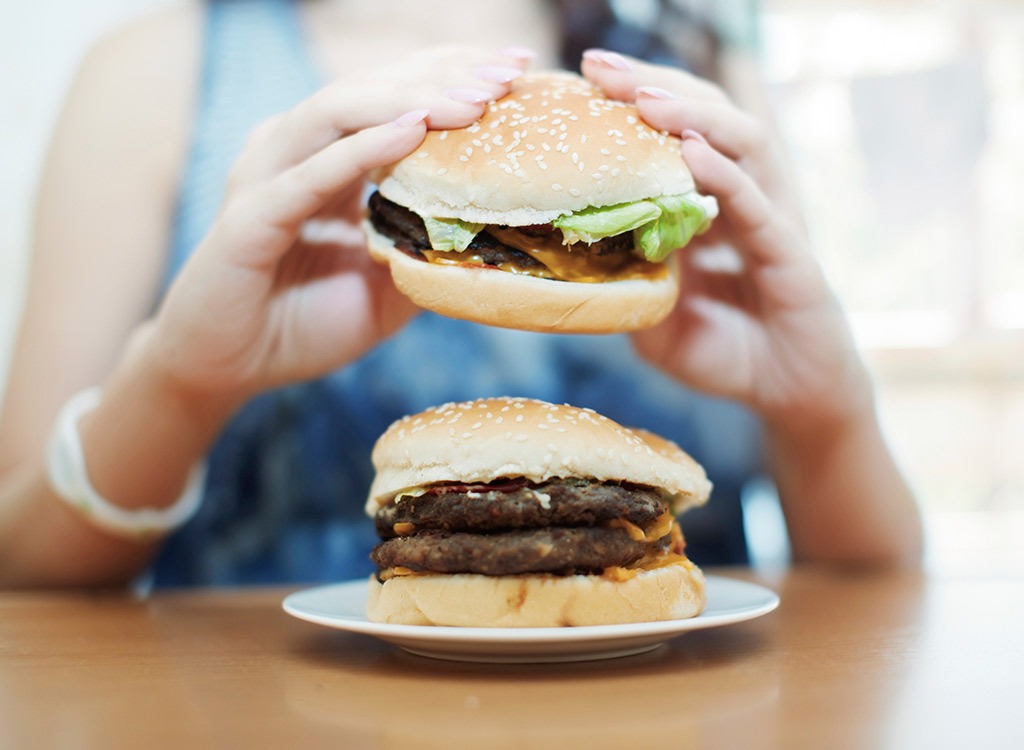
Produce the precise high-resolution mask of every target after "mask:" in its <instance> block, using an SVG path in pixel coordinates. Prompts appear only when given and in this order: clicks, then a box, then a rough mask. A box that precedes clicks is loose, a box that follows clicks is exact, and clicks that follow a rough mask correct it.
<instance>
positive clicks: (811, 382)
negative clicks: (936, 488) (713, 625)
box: [583, 50, 922, 564]
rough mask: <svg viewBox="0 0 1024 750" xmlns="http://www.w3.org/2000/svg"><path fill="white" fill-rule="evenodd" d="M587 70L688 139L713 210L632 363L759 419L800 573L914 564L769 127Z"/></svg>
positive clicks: (682, 88) (628, 69) (905, 520)
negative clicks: (740, 406) (716, 212)
mask: <svg viewBox="0 0 1024 750" xmlns="http://www.w3.org/2000/svg"><path fill="white" fill-rule="evenodd" d="M583 70H584V74H585V75H587V77H589V78H591V79H592V80H594V81H595V82H596V83H597V84H598V85H600V86H601V87H602V88H604V89H605V90H606V91H607V92H608V93H609V95H611V96H614V97H616V98H620V99H625V100H629V101H635V102H636V103H637V106H638V107H639V109H640V113H641V116H643V117H644V119H645V120H647V121H648V122H649V123H650V124H651V125H653V126H654V127H656V128H659V129H664V130H668V131H670V132H673V133H676V134H678V135H682V136H683V138H684V140H683V145H682V155H683V158H685V160H686V162H687V164H688V166H689V167H690V170H691V172H692V173H693V175H694V178H695V180H696V182H697V184H698V186H699V187H700V188H701V189H702V190H703V191H705V192H708V193H711V194H713V195H715V196H716V197H717V198H718V200H719V205H720V207H721V215H720V216H719V217H718V219H716V221H715V223H714V224H713V226H712V229H711V231H709V232H708V233H707V234H706V235H703V236H702V237H700V238H698V239H697V241H696V242H695V243H692V244H691V246H690V247H688V248H687V249H686V250H684V251H683V252H684V264H685V270H684V273H683V288H682V293H681V295H680V299H679V302H678V303H677V305H676V308H675V310H674V311H673V313H672V314H671V315H670V316H669V317H668V318H667V319H666V320H665V321H664V322H663V323H661V324H659V325H658V326H657V327H655V328H652V329H650V330H647V331H642V332H639V333H637V334H634V336H633V339H634V344H635V345H636V348H637V350H638V351H639V352H640V353H641V354H642V355H643V356H644V357H646V358H647V359H649V360H650V361H651V362H652V363H654V364H655V365H657V366H658V367H660V368H661V369H663V370H665V371H666V372H668V373H669V374H671V375H673V376H674V377H676V378H677V379H679V380H680V381H682V382H683V383H685V384H687V385H689V386H691V387H694V388H697V389H699V390H702V391H704V392H707V393H711V394H714V395H718V396H724V397H728V398H732V399H736V400H738V401H741V402H743V403H745V404H746V405H748V406H749V407H751V408H752V409H753V410H754V411H756V412H757V413H758V414H759V415H760V416H761V418H762V420H763V422H764V424H765V427H766V432H767V436H768V438H769V441H770V446H769V457H770V460H771V467H772V470H773V475H774V477H775V480H776V482H777V484H778V488H779V491H780V497H781V501H782V506H783V511H784V512H785V515H786V520H787V524H788V527H789V531H790V537H791V542H792V546H793V552H794V556H795V557H796V558H797V559H801V560H817V561H830V562H846V563H857V564H895V563H908V562H913V561H917V560H918V559H919V558H920V555H921V546H922V542H921V521H920V516H919V513H918V509H917V506H916V504H915V502H914V498H913V496H912V493H911V492H910V490H909V489H908V487H907V485H906V482H905V481H904V479H903V477H902V476H901V474H900V472H899V471H898V469H897V467H896V464H895V462H894V460H893V458H892V456H891V454H890V453H889V450H888V448H887V447H886V445H885V442H884V440H883V438H882V434H881V430H880V429H879V426H878V421H877V417H876V414H875V404H874V394H873V389H872V386H871V382H870V378H869V376H868V373H867V370H866V368H865V366H864V364H863V362H862V360H861V358H860V356H859V354H858V352H857V350H856V348H855V346H854V343H853V338H852V335H851V333H850V330H849V327H848V325H847V322H846V319H845V317H844V315H843V312H842V310H841V309H840V306H839V303H838V302H837V300H836V298H835V296H834V294H833V293H832V291H831V289H830V288H829V286H828V284H827V282H826V280H825V278H824V275H823V273H822V271H821V268H820V267H819V266H818V264H817V262H816V260H815V259H814V256H813V253H812V251H811V246H810V241H809V239H808V237H807V233H806V229H805V225H804V221H803V218H802V216H801V215H800V214H799V213H798V211H797V209H796V207H797V206H798V201H797V200H795V199H794V197H793V195H792V193H791V191H790V189H789V180H788V179H787V175H786V174H785V172H784V167H783V162H782V160H781V159H780V157H779V154H778V150H777V149H776V148H775V146H774V144H773V142H772V140H771V139H770V138H769V137H768V133H767V131H766V129H765V128H764V127H763V126H762V125H761V124H760V123H759V122H758V121H757V120H755V119H754V118H752V117H750V116H749V115H747V114H745V113H743V112H741V111H740V110H739V109H737V108H736V106H735V105H734V104H733V103H732V102H731V100H730V99H729V98H728V97H727V96H726V95H725V94H724V93H723V92H722V91H721V90H720V89H719V88H718V87H716V86H714V85H712V84H710V83H708V82H707V81H703V80H700V79H697V78H695V77H693V76H691V75H688V74H687V73H684V72H682V71H678V70H672V69H668V68H662V67H658V66H651V65H647V64H644V63H642V62H640V61H638V60H634V59H631V58H629V59H627V58H625V57H623V56H621V55H615V54H612V53H607V52H604V51H600V50H595V51H591V52H590V53H588V55H587V56H586V59H585V61H584V67H583ZM723 251H725V253H726V254H725V255H723Z"/></svg>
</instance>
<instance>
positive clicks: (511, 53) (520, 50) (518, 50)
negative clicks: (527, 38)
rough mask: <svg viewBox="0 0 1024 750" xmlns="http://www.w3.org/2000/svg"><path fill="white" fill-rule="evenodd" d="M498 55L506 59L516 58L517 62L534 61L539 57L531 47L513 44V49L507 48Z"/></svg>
mask: <svg viewBox="0 0 1024 750" xmlns="http://www.w3.org/2000/svg"><path fill="white" fill-rule="evenodd" d="M498 54H500V55H502V56H504V57H514V58H516V59H517V60H532V59H534V58H535V57H536V56H537V53H536V52H534V51H533V50H532V49H530V48H529V47H522V46H520V45H518V44H513V45H512V46H511V47H505V49H503V50H501V51H500V52H499V53H498Z"/></svg>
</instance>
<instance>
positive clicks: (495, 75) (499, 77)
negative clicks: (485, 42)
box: [476, 65, 523, 83]
mask: <svg viewBox="0 0 1024 750" xmlns="http://www.w3.org/2000/svg"><path fill="white" fill-rule="evenodd" d="M522 74H523V71H521V70H520V69H519V68H506V67H505V66H503V65H488V66H486V67H483V68H477V71H476V75H477V78H479V79H481V80H483V81H490V82H491V83H511V82H512V81H514V80H516V79H517V78H519V77H520V76H521V75H522Z"/></svg>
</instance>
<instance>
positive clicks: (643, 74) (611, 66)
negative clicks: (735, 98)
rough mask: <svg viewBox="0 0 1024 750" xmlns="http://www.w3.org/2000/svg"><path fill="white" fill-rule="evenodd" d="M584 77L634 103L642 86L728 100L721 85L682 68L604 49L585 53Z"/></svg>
mask: <svg viewBox="0 0 1024 750" xmlns="http://www.w3.org/2000/svg"><path fill="white" fill-rule="evenodd" d="M580 70H581V72H582V73H583V75H584V77H586V78H587V79H588V80H589V81H590V82H591V83H593V84H594V85H596V86H598V87H599V88H600V89H601V90H602V91H604V93H605V95H606V96H608V97H611V98H612V99H619V100H620V101H624V102H632V101H635V99H636V90H637V88H638V87H640V86H653V87H655V88H661V89H664V90H666V91H670V92H672V94H673V95H675V96H676V97H678V98H685V97H691V98H697V99H705V100H710V101H725V100H727V99H728V97H727V96H726V95H725V92H724V91H722V89H720V88H719V87H718V86H716V85H715V84H713V83H711V82H710V81H706V80H704V79H703V78H700V77H698V76H695V75H693V74H692V73H688V72H686V71H685V70H681V69H679V68H669V67H665V66H664V65H651V64H650V63H646V62H643V61H641V60H638V59H636V58H635V57H629V56H627V55H621V54H619V53H618V52H609V51H608V50H602V49H588V50H587V51H586V52H584V53H583V62H582V65H581V67H580Z"/></svg>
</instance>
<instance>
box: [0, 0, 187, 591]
mask: <svg viewBox="0 0 1024 750" xmlns="http://www.w3.org/2000/svg"><path fill="white" fill-rule="evenodd" d="M198 39H199V14H198V12H197V7H191V6H189V7H183V8H176V9H173V10H168V11H161V12H158V13H153V14H149V15H147V16H145V17H143V18H141V19H139V20H138V21H135V22H133V23H131V24H129V25H127V26H125V27H123V28H122V29H120V30H119V31H118V32H116V33H115V34H113V35H111V36H109V37H107V38H105V39H103V40H102V41H100V42H99V43H98V44H97V45H96V46H95V47H94V48H93V50H92V51H91V52H90V53H89V54H88V56H87V57H86V58H85V60H84V61H83V63H82V65H81V67H80V69H79V72H78V75H77V76H76V79H75V81H74V83H73V86H72V88H71V90H70V92H69V94H68V97H67V99H66V102H65V105H64V108H63V111H62V113H61V117H60V120H59V122H58V124H57V127H56V129H55V131H54V134H53V137H52V140H51V144H50V150H49V154H48V156H47V160H46V163H45V166H44V170H43V173H42V175H41V180H40V184H39V187H38V197H37V202H36V214H35V217H34V227H33V246H32V255H31V265H30V274H29V280H28V289H27V293H26V297H25V305H24V309H23V313H22V318H21V325H20V330H19V332H18V337H17V342H16V345H15V349H14V352H13V357H12V361H11V371H10V377H9V380H8V386H7V390H6V394H5V396H4V399H3V405H2V409H0V585H11V584H13V583H24V584H29V583H35V582H43V581H49V582H58V581H63V582H72V581H75V580H79V581H82V582H85V581H96V582H98V581H104V580H110V579H123V578H125V577H126V576H127V575H129V573H128V572H127V571H128V570H135V569H137V568H138V567H139V566H140V565H141V564H142V562H143V561H144V560H145V558H146V556H147V554H148V552H149V550H148V549H147V548H146V547H145V546H144V545H138V544H129V543H125V542H123V541H120V540H116V539H114V538H112V537H109V536H107V535H104V534H100V533H99V532H97V531H95V530H94V529H93V528H92V527H90V526H88V525H87V524H84V523H82V522H81V520H80V519H79V518H78V517H77V516H76V515H75V514H74V513H72V512H71V511H69V510H68V509H67V508H66V507H65V506H64V505H63V504H62V503H59V502H58V501H57V500H56V499H54V498H53V497H52V496H51V495H50V491H49V489H48V486H47V482H46V480H45V478H44V472H43V460H44V459H43V453H44V450H45V444H46V440H47V437H48V435H49V432H50V429H51V425H52V424H53V420H54V417H55V415H56V414H57V411H58V409H59V408H60V406H61V404H62V403H63V402H64V401H65V400H67V398H68V397H69V396H71V394H73V393H75V392H76V391H78V390H81V389H82V388H85V387H87V386H90V385H93V384H96V383H100V382H102V381H104V380H105V379H107V378H108V377H109V376H110V374H111V369H112V368H113V367H114V364H115V362H117V361H118V359H119V356H120V354H119V353H120V351H121V350H122V349H123V347H124V346H125V342H126V341H127V340H128V338H129V337H130V335H131V332H132V331H133V329H134V328H135V327H136V326H137V325H139V323H140V322H141V321H142V320H143V319H144V318H145V317H146V316H147V315H148V314H149V313H150V311H151V309H152V306H153V300H154V299H155V297H156V293H157V289H158V287H159V285H160V280H161V274H162V271H163V264H164V259H165V248H166V246H167V244H168V239H167V238H168V236H169V228H170V224H171V212H172V210H173V206H174V195H175V190H176V185H177V181H178V170H179V165H180V163H181V162H182V159H183V156H184V153H185V148H186V142H187V128H188V125H187V123H188V119H189V116H190V114H191V112H190V107H191V105H190V102H191V100H192V92H193V88H194V85H193V80H194V78H195V73H196V61H197V60H198V57H199V51H198ZM128 61H131V62H130V64H129V62H128ZM115 392H116V389H115ZM136 437H138V436H136ZM87 448H89V446H87ZM90 452H91V451H90ZM183 460H187V459H183ZM171 489H172V490H173V488H171ZM156 494H157V495H158V494H159V493H156Z"/></svg>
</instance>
